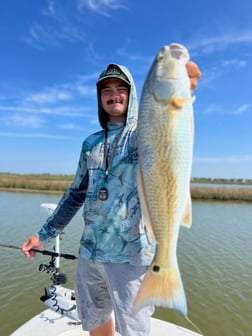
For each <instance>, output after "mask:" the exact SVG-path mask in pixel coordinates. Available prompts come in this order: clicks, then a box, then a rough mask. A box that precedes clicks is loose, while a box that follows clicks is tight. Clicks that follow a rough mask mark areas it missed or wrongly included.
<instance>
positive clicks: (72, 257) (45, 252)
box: [0, 244, 78, 260]
mask: <svg viewBox="0 0 252 336" xmlns="http://www.w3.org/2000/svg"><path fill="white" fill-rule="evenodd" d="M0 247H7V248H10V249H15V250H20V251H22V248H21V247H19V246H15V245H6V244H0ZM30 251H34V252H37V253H41V254H43V255H48V256H51V257H55V258H64V259H70V260H75V259H78V257H76V256H75V255H72V254H67V253H59V252H54V251H48V250H38V249H31V250H30Z"/></svg>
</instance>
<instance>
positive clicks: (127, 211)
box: [38, 65, 155, 265]
mask: <svg viewBox="0 0 252 336" xmlns="http://www.w3.org/2000/svg"><path fill="white" fill-rule="evenodd" d="M117 66H118V65H117ZM118 67H119V68H120V70H121V71H122V72H123V74H125V75H126V76H127V78H128V79H129V82H130V92H129V104H128V112H127V119H126V122H125V123H123V122H116V123H112V122H108V120H107V114H106V112H105V111H104V110H103V108H102V105H101V101H100V92H99V86H98V89H97V97H98V115H99V121H100V124H101V126H102V127H103V129H102V130H101V131H99V132H97V133H95V134H92V135H90V136H89V137H88V138H87V139H86V140H85V141H84V142H83V145H82V150H81V153H80V159H79V164H78V168H77V172H76V175H75V178H74V181H73V183H72V184H71V186H70V188H69V189H68V190H67V191H66V192H65V194H64V195H63V197H62V199H61V201H60V202H59V204H58V206H57V208H56V210H55V211H54V213H53V214H52V216H51V217H49V218H48V220H47V222H46V223H45V224H44V226H43V227H42V229H41V230H40V232H39V233H38V236H39V238H40V240H41V241H42V242H46V241H48V240H50V238H53V237H55V236H56V235H57V234H59V233H60V232H61V231H62V230H63V228H64V227H65V226H66V225H67V224H68V223H69V222H70V220H71V219H72V217H73V216H74V215H75V214H76V212H77V211H78V210H79V209H80V207H81V206H82V205H83V219H84V229H83V234H82V237H81V240H80V256H82V257H84V258H87V259H91V260H94V261H99V262H113V263H130V264H133V265H149V264H150V263H151V261H152V259H153V256H154V250H155V244H154V242H153V240H152V239H151V237H150V236H149V234H148V232H147V229H146V227H145V225H144V223H143V221H142V220H141V211H140V202H139V198H138V191H137V169H138V153H137V135H136V125H137V109H138V107H137V97H136V89H135V84H134V81H133V79H132V77H131V74H130V73H129V71H128V70H127V68H125V67H123V66H118ZM101 76H102V74H101ZM105 128H107V149H108V157H109V155H111V153H112V154H113V159H112V162H111V166H110V168H109V172H108V177H107V180H106V179H105V171H106V163H105V159H106V158H105V157H104V152H105ZM118 137H119V140H118ZM115 144H116V148H114V146H115ZM102 188H106V190H107V193H108V198H107V199H106V200H100V199H99V193H100V191H101V189H102Z"/></svg>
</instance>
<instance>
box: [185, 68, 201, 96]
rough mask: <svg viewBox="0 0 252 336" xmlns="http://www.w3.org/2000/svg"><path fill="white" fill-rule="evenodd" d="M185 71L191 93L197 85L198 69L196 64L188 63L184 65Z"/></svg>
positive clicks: (199, 73)
mask: <svg viewBox="0 0 252 336" xmlns="http://www.w3.org/2000/svg"><path fill="white" fill-rule="evenodd" d="M186 70H187V73H188V76H189V78H190V80H191V92H193V90H194V89H195V88H196V86H197V85H198V80H199V78H200V77H201V72H200V69H199V68H198V66H197V64H196V63H194V62H188V63H186Z"/></svg>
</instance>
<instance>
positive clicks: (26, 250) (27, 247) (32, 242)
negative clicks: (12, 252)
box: [22, 236, 42, 259]
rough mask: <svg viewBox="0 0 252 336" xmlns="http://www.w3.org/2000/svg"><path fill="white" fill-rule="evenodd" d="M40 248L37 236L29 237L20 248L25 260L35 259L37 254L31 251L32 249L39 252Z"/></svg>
mask: <svg viewBox="0 0 252 336" xmlns="http://www.w3.org/2000/svg"><path fill="white" fill-rule="evenodd" d="M41 247H42V243H41V241H40V240H39V238H38V237H37V236H31V237H29V238H28V239H27V240H26V241H25V242H24V244H23V246H22V251H23V254H24V255H25V256H26V257H27V258H31V259H33V258H35V256H36V254H37V253H36V252H35V251H32V249H36V250H39V249H41Z"/></svg>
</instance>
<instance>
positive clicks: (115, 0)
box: [77, 0, 126, 16]
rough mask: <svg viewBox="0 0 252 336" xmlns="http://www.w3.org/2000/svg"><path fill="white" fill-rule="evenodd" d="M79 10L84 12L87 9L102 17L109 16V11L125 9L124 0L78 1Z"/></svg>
mask: <svg viewBox="0 0 252 336" xmlns="http://www.w3.org/2000/svg"><path fill="white" fill-rule="evenodd" d="M77 6H78V10H79V11H80V12H82V11H83V8H84V7H87V8H88V9H90V10H91V11H92V12H95V13H97V14H100V15H104V16H109V13H108V11H109V10H118V9H125V8H126V6H125V5H124V4H123V1H122V0H78V5H77Z"/></svg>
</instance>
